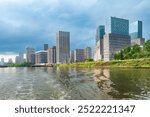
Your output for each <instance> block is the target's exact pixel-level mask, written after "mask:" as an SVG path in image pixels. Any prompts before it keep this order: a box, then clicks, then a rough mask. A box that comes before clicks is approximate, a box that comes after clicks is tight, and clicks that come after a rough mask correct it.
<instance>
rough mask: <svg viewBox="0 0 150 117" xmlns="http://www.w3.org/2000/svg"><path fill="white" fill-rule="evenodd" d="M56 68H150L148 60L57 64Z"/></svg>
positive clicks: (149, 59) (149, 60)
mask: <svg viewBox="0 0 150 117" xmlns="http://www.w3.org/2000/svg"><path fill="white" fill-rule="evenodd" d="M56 66H58V67H79V68H87V67H148V68H150V58H145V59H129V60H113V61H110V62H104V61H98V62H85V63H72V64H59V65H56Z"/></svg>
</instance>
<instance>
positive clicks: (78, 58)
mask: <svg viewBox="0 0 150 117" xmlns="http://www.w3.org/2000/svg"><path fill="white" fill-rule="evenodd" d="M84 59H85V58H84V49H76V50H74V62H84V61H85V60H84Z"/></svg>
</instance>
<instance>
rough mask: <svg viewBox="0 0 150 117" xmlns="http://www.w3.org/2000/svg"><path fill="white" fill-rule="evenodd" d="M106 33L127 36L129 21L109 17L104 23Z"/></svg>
mask: <svg viewBox="0 0 150 117" xmlns="http://www.w3.org/2000/svg"><path fill="white" fill-rule="evenodd" d="M106 30H107V33H111V34H119V35H129V20H126V19H121V18H116V17H110V18H109V19H108V20H107V22H106Z"/></svg>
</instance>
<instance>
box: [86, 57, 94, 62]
mask: <svg viewBox="0 0 150 117" xmlns="http://www.w3.org/2000/svg"><path fill="white" fill-rule="evenodd" d="M93 61H94V60H93V59H92V58H86V59H85V62H93Z"/></svg>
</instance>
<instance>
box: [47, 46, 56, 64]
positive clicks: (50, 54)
mask: <svg viewBox="0 0 150 117" xmlns="http://www.w3.org/2000/svg"><path fill="white" fill-rule="evenodd" d="M47 62H48V63H49V64H55V63H56V46H54V47H53V48H49V49H48V51H47Z"/></svg>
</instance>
